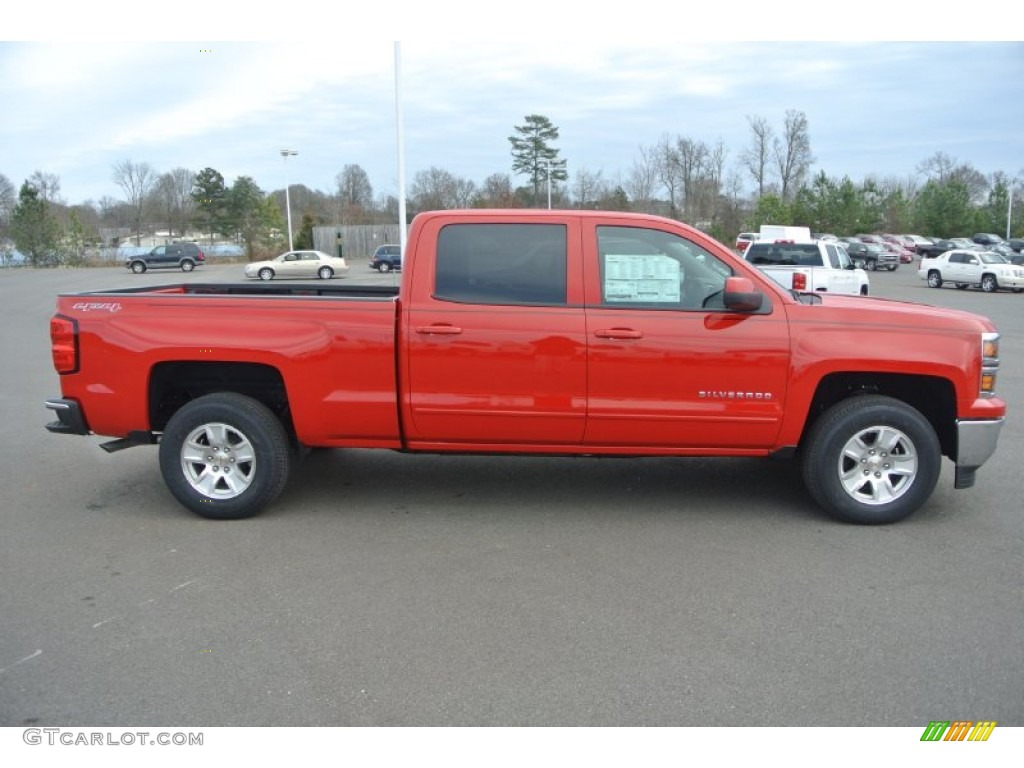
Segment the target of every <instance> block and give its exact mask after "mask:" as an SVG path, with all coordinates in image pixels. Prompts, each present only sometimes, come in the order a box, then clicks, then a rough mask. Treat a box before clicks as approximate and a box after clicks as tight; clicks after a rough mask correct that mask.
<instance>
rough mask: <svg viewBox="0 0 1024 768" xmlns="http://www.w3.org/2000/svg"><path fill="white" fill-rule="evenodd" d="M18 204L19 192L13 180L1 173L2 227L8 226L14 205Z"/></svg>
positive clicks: (0, 206) (0, 217)
mask: <svg viewBox="0 0 1024 768" xmlns="http://www.w3.org/2000/svg"><path fill="white" fill-rule="evenodd" d="M17 204H18V194H17V192H15V190H14V185H13V184H12V183H11V180H10V179H8V178H7V177H6V176H4V175H3V174H2V173H0V227H4V226H7V223H8V222H9V221H10V220H11V213H12V212H13V211H14V206H15V205H17Z"/></svg>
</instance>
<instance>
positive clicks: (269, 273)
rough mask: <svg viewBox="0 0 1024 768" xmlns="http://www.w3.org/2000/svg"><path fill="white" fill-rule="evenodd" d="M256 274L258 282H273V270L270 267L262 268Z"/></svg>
mask: <svg viewBox="0 0 1024 768" xmlns="http://www.w3.org/2000/svg"><path fill="white" fill-rule="evenodd" d="M258 274H259V278H260V280H273V279H274V270H272V269H271V268H270V267H264V268H263V269H261V270H260V271H259V272H258Z"/></svg>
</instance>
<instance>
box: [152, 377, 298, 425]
mask: <svg viewBox="0 0 1024 768" xmlns="http://www.w3.org/2000/svg"><path fill="white" fill-rule="evenodd" d="M215 392H235V393H237V394H240V395H247V396H248V397H251V398H253V399H254V400H257V401H259V402H261V403H263V405H265V406H267V408H269V409H270V410H271V412H272V413H273V414H274V415H275V416H277V418H278V419H280V420H281V423H282V424H283V425H284V427H285V429H286V431H287V432H288V434H289V436H290V437H291V438H292V440H293V441H294V439H295V428H294V425H293V423H292V418H291V409H290V408H289V405H288V392H287V389H286V388H285V384H284V377H283V376H282V375H281V372H280V371H279V370H278V369H277V368H274V367H273V366H270V365H265V364H262V363H242V362H226V361H199V360H172V361H165V362H161V363H157V364H156V365H154V366H153V368H152V370H151V371H150V376H149V395H148V400H149V403H148V405H149V424H150V429H152V430H153V431H155V432H159V431H162V430H163V429H164V427H166V426H167V422H168V421H169V420H170V419H171V417H172V416H173V415H174V414H175V413H176V412H177V411H178V410H179V409H180V408H181V407H182V406H184V405H185V404H186V403H189V402H191V401H192V400H195V399H196V398H199V397H202V396H203V395H209V394H213V393H215Z"/></svg>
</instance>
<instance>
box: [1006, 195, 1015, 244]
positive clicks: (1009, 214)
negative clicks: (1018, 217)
mask: <svg viewBox="0 0 1024 768" xmlns="http://www.w3.org/2000/svg"><path fill="white" fill-rule="evenodd" d="M1013 186H1014V185H1013V184H1007V185H1006V188H1007V191H1008V194H1007V195H1006V196H1007V197H1008V198H1009V199H1008V200H1007V201H1006V239H1007V240H1009V239H1010V225H1011V224H1012V222H1013Z"/></svg>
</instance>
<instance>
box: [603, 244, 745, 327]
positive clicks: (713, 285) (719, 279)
mask: <svg viewBox="0 0 1024 768" xmlns="http://www.w3.org/2000/svg"><path fill="white" fill-rule="evenodd" d="M597 247H598V254H599V258H600V270H601V302H602V304H603V305H604V306H630V307H634V306H642V307H647V308H653V309H677V310H678V309H701V308H703V307H705V306H708V302H709V301H711V300H713V298H714V297H716V296H717V297H719V298H720V297H721V293H722V290H723V289H724V287H725V279H726V278H727V277H729V276H730V275H731V274H732V269H731V268H730V267H729V266H728V265H726V264H725V263H724V262H722V261H721V260H719V259H718V258H717V257H715V256H713V255H712V254H711V253H709V252H708V251H706V250H704V249H703V248H701V247H700V246H699V245H696V244H695V243H692V242H690V241H689V240H685V239H684V238H682V237H679V236H678V235H674V234H671V233H668V232H662V231H660V230H655V229H644V228H641V227H598V228H597Z"/></svg>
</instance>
